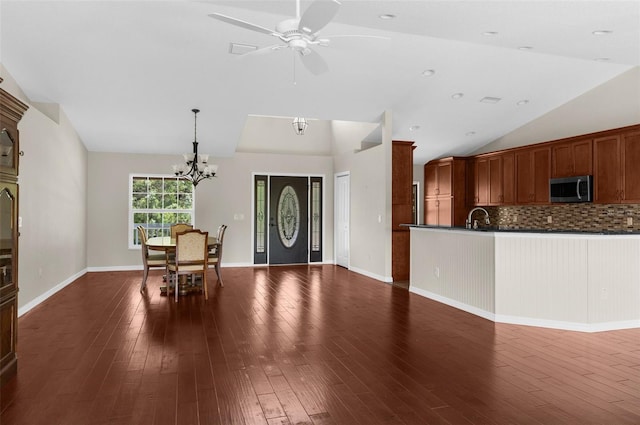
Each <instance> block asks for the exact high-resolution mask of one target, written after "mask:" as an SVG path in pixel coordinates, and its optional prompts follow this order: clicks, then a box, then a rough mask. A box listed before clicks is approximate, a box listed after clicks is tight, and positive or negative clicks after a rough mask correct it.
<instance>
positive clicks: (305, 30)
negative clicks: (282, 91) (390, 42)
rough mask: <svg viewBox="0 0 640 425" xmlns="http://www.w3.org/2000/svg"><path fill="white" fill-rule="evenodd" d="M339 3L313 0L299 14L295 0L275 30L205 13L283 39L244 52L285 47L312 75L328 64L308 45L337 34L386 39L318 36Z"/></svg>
mask: <svg viewBox="0 0 640 425" xmlns="http://www.w3.org/2000/svg"><path fill="white" fill-rule="evenodd" d="M340 5H341V4H340V2H339V1H338V0H315V1H314V2H313V3H311V5H309V7H308V8H307V10H306V11H305V12H304V14H302V16H301V15H300V0H296V17H295V18H290V19H285V20H284V21H281V22H279V23H278V24H277V25H276V27H275V30H271V29H269V28H265V27H263V26H260V25H256V24H252V23H250V22H247V21H243V20H241V19H237V18H233V17H231V16H227V15H223V14H222V13H212V14H210V15H209V16H210V17H212V18H214V19H217V20H220V21H222V22H226V23H228V24H232V25H236V26H239V27H242V28H245V29H248V30H252V31H256V32H260V33H263V34H267V35H271V36H274V37H277V38H279V39H280V41H282V42H283V43H284V44H274V45H271V46H267V47H264V48H262V49H257V50H254V51H253V52H250V53H246V54H245V55H255V54H265V53H270V52H274V51H277V50H281V49H285V48H289V49H291V50H293V51H294V52H297V53H298V55H299V57H300V59H301V61H302V63H303V65H304V66H305V67H306V68H307V69H308V70H309V71H311V72H312V73H313V74H315V75H319V74H322V73H325V72H327V71H328V70H329V67H328V66H327V63H326V62H325V60H324V59H323V58H322V56H320V54H318V52H316V51H315V50H313V49H312V48H313V47H315V46H323V47H327V46H329V44H330V42H331V39H333V38H337V37H350V38H357V37H365V38H378V39H383V40H387V39H388V38H387V37H378V36H367V35H337V36H331V37H323V38H320V37H319V35H318V32H319V31H320V30H321V29H322V28H324V27H325V26H326V25H327V24H328V23H329V22H331V20H332V19H333V17H334V16H335V15H336V14H337V13H338V10H339V9H340Z"/></svg>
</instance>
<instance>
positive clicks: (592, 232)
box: [400, 224, 640, 236]
mask: <svg viewBox="0 0 640 425" xmlns="http://www.w3.org/2000/svg"><path fill="white" fill-rule="evenodd" d="M400 226H403V227H415V228H418V229H437V230H461V231H465V232H496V233H541V234H556V233H557V234H559V235H571V234H575V235H637V236H640V231H638V230H631V229H630V230H612V229H593V230H577V229H521V228H515V227H503V226H480V227H478V228H477V229H473V228H472V229H468V228H466V227H463V226H436V225H432V224H401V225H400Z"/></svg>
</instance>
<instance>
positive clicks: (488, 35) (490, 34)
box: [482, 31, 498, 37]
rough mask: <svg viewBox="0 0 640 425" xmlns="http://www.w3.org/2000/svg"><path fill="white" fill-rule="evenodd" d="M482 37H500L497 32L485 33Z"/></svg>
mask: <svg viewBox="0 0 640 425" xmlns="http://www.w3.org/2000/svg"><path fill="white" fill-rule="evenodd" d="M482 35H486V36H487V37H493V36H494V35H498V33H497V32H496V31H485V32H483V33H482Z"/></svg>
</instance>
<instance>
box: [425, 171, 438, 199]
mask: <svg viewBox="0 0 640 425" xmlns="http://www.w3.org/2000/svg"><path fill="white" fill-rule="evenodd" d="M437 189H438V165H437V164H428V165H425V166H424V196H436V195H437V194H438V193H437Z"/></svg>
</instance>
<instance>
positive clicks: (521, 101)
mask: <svg viewBox="0 0 640 425" xmlns="http://www.w3.org/2000/svg"><path fill="white" fill-rule="evenodd" d="M527 103H529V101H528V100H527V99H522V100H520V101H519V102H518V103H516V105H518V106H522V105H526V104H527Z"/></svg>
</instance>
